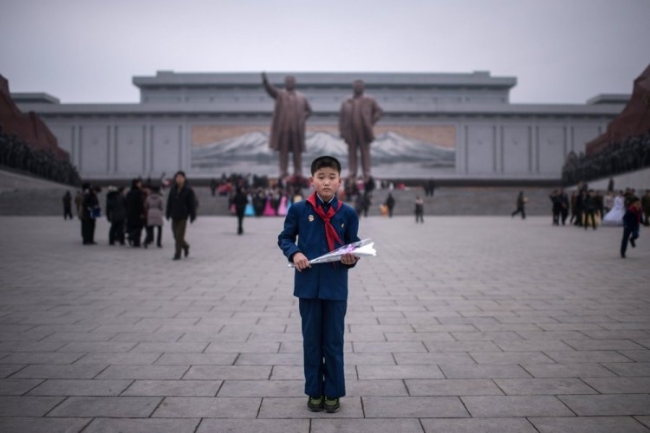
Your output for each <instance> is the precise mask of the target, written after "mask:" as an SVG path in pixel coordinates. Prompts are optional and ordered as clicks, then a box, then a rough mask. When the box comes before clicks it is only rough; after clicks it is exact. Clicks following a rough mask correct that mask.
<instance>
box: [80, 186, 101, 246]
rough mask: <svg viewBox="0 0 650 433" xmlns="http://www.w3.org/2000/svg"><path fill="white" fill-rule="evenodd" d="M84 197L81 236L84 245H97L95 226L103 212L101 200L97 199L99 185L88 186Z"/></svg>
mask: <svg viewBox="0 0 650 433" xmlns="http://www.w3.org/2000/svg"><path fill="white" fill-rule="evenodd" d="M86 191H87V192H86V194H85V195H84V199H83V205H82V206H83V210H82V217H81V236H82V239H83V244H84V245H97V242H95V227H96V222H97V217H99V214H100V212H101V209H100V207H99V200H98V199H97V193H98V192H99V188H98V187H92V188H91V187H88V188H87V189H86Z"/></svg>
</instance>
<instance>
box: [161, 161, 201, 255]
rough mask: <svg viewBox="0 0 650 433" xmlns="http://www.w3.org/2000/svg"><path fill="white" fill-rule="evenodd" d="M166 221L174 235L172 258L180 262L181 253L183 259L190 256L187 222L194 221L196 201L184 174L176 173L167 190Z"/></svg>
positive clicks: (181, 172)
mask: <svg viewBox="0 0 650 433" xmlns="http://www.w3.org/2000/svg"><path fill="white" fill-rule="evenodd" d="M165 216H166V217H167V221H169V220H170V219H171V221H172V232H173V233H174V243H175V248H174V258H173V260H180V258H181V251H183V252H184V253H185V257H187V256H189V255H190V244H188V243H187V242H186V241H185V231H186V229H187V220H188V219H189V220H190V223H193V222H194V220H195V219H196V199H195V196H194V190H193V189H192V188H191V187H190V186H189V185H188V182H187V177H186V176H185V172H183V171H178V172H177V173H176V174H175V175H174V185H173V186H172V187H171V189H170V190H169V196H168V197H167V209H166V212H165Z"/></svg>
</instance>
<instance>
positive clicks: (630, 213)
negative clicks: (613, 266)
mask: <svg viewBox="0 0 650 433" xmlns="http://www.w3.org/2000/svg"><path fill="white" fill-rule="evenodd" d="M640 224H641V200H640V199H639V198H638V197H633V198H632V199H631V203H630V207H628V208H627V210H626V211H625V215H624V216H623V240H622V241H621V257H622V258H625V253H626V251H627V243H628V240H629V242H630V245H632V248H634V247H636V243H635V241H636V240H637V239H638V238H639V226H640Z"/></svg>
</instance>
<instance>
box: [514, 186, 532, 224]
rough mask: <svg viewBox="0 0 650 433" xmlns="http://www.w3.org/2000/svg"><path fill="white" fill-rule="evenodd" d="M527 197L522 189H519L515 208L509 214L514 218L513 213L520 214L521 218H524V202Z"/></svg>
mask: <svg viewBox="0 0 650 433" xmlns="http://www.w3.org/2000/svg"><path fill="white" fill-rule="evenodd" d="M527 201H528V199H527V198H526V196H525V195H524V192H523V191H519V195H518V196H517V209H515V211H514V212H513V213H512V214H511V216H512V217H513V218H514V217H515V215H517V214H519V213H520V214H521V219H522V220H524V219H526V202H527Z"/></svg>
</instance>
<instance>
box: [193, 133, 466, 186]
mask: <svg viewBox="0 0 650 433" xmlns="http://www.w3.org/2000/svg"><path fill="white" fill-rule="evenodd" d="M306 148H307V151H306V152H305V153H303V158H302V159H303V166H304V167H303V172H304V173H308V172H309V169H308V165H309V163H310V162H311V161H312V160H313V159H314V158H316V157H317V156H320V155H332V156H335V157H336V158H338V159H339V160H340V161H341V165H343V169H344V173H343V174H345V171H346V169H347V162H348V148H347V145H346V144H345V142H344V141H343V140H341V139H340V138H339V137H338V136H337V135H334V134H332V133H329V132H323V131H317V132H314V131H307V135H306ZM370 154H371V161H372V171H373V175H375V176H378V177H382V176H406V177H420V176H428V175H431V174H432V172H431V171H432V169H437V171H439V170H440V169H445V168H446V169H453V167H454V164H455V159H456V152H455V150H454V149H450V148H445V147H441V146H436V145H435V144H432V143H428V142H425V141H422V140H419V139H416V138H410V137H405V136H403V135H400V134H397V133H394V132H390V131H389V132H387V133H384V134H381V135H379V136H377V137H376V140H375V141H374V142H373V143H372V145H371V146H370ZM289 161H290V165H289V167H290V171H291V157H290V158H289ZM192 168H193V169H194V170H195V171H197V172H199V173H203V172H205V173H207V172H218V173H221V172H223V171H226V172H242V173H256V174H267V175H275V174H277V170H278V155H277V153H276V152H274V151H272V150H271V149H269V146H268V133H264V132H259V131H251V132H247V133H244V134H241V135H238V136H236V137H232V138H228V139H224V140H221V141H218V142H215V143H211V144H207V145H204V146H201V147H194V148H193V149H192Z"/></svg>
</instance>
